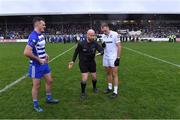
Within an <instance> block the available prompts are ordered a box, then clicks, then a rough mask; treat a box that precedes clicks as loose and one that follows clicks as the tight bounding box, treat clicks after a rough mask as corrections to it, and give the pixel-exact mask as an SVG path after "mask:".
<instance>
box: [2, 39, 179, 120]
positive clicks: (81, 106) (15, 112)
mask: <svg viewBox="0 0 180 120" xmlns="http://www.w3.org/2000/svg"><path fill="white" fill-rule="evenodd" d="M73 45H74V44H65V45H64V44H61V43H58V44H47V46H46V51H47V53H48V54H49V56H50V58H53V57H55V56H57V55H58V54H60V53H62V52H64V51H65V50H67V49H69V48H70V47H72V46H73ZM123 46H125V47H128V48H131V49H134V50H138V51H140V52H143V53H146V54H149V55H151V56H154V57H157V58H160V59H163V60H166V61H169V62H172V63H175V64H178V65H179V64H180V43H175V44H172V43H166V42H164V43H163V42H162V43H161V42H157V43H123ZM24 47H25V43H8V44H0V89H2V88H4V87H5V86H6V85H8V84H10V83H12V82H13V81H15V80H16V79H18V78H19V77H21V76H23V75H24V74H25V73H27V70H28V59H27V58H25V57H24V56H23V49H24ZM73 51H74V49H73V50H71V51H69V52H67V53H66V54H64V55H63V56H61V57H59V58H57V59H56V60H54V61H53V62H51V63H50V67H51V69H52V76H53V78H54V85H53V96H54V97H55V98H59V99H60V100H61V102H60V103H59V104H57V105H48V104H46V103H45V92H44V88H45V87H44V80H42V83H41V88H40V92H39V102H40V105H41V107H43V108H44V112H43V113H36V112H34V111H33V106H32V98H31V87H32V82H31V79H30V78H26V79H24V80H23V81H21V82H20V83H18V84H16V85H15V86H13V87H12V88H10V89H8V90H7V91H5V92H3V93H0V118H26V119H30V118H32V119H35V118H42V119H43V118H77V119H78V118H97V119H98V118H107V119H112V118H122V119H128V118H129V119H130V118H179V119H180V68H179V67H176V66H173V65H170V64H167V63H163V62H161V61H158V60H154V59H152V58H149V57H146V56H142V55H139V54H137V53H134V52H132V51H129V50H127V49H123V51H122V57H121V64H120V69H119V79H120V85H119V93H120V94H119V96H118V98H117V99H114V100H111V99H109V97H108V95H104V94H103V90H104V89H105V88H106V87H107V83H106V80H105V76H106V75H105V72H104V68H103V67H102V57H100V56H99V57H97V58H96V61H97V77H98V84H97V86H98V88H99V89H100V92H99V93H98V94H93V92H92V84H91V77H90V78H89V80H88V84H87V89H86V90H87V94H88V99H87V100H85V101H81V100H80V80H81V76H80V72H79V68H78V61H76V64H75V66H74V68H73V69H72V70H68V69H67V64H68V62H69V61H71V58H72V54H73Z"/></svg>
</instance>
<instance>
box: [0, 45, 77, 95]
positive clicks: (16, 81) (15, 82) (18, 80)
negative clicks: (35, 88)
mask: <svg viewBox="0 0 180 120" xmlns="http://www.w3.org/2000/svg"><path fill="white" fill-rule="evenodd" d="M75 46H76V45H74V46H73V47H71V48H70V49H68V50H66V51H64V52H63V53H61V54H59V55H57V56H55V57H54V58H52V59H51V60H50V61H49V63H51V62H52V61H54V60H55V59H57V58H58V57H60V56H62V55H64V54H65V53H67V52H69V51H70V50H72V49H73V48H74V47H75ZM27 76H28V73H26V74H25V75H23V76H22V77H20V78H18V79H17V80H15V81H14V82H12V83H10V84H9V85H6V86H5V87H4V88H3V89H1V90H0V93H3V92H5V91H6V90H8V89H9V88H11V87H13V86H14V85H16V84H17V83H19V82H21V81H22V80H24V79H25V78H27Z"/></svg>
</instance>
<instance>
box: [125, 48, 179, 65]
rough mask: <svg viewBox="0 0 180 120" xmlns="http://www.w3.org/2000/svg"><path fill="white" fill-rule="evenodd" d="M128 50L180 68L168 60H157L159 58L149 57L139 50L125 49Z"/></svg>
mask: <svg viewBox="0 0 180 120" xmlns="http://www.w3.org/2000/svg"><path fill="white" fill-rule="evenodd" d="M123 48H125V49H127V50H130V51H133V52H135V53H137V54H140V55H143V56H146V57H149V58H152V59H155V60H158V61H161V62H164V63H167V64H170V65H173V66H176V67H178V68H180V65H179V64H175V63H172V62H169V61H166V60H163V59H160V58H157V57H154V56H151V55H148V54H146V53H143V52H140V51H137V50H134V49H131V48H127V47H123Z"/></svg>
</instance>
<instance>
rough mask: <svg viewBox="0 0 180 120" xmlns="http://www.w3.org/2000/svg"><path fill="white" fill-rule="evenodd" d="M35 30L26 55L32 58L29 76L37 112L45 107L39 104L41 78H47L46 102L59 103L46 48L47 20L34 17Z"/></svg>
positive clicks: (30, 36)
mask: <svg viewBox="0 0 180 120" xmlns="http://www.w3.org/2000/svg"><path fill="white" fill-rule="evenodd" d="M33 26H34V30H33V31H32V32H31V34H30V35H29V38H28V43H27V45H26V47H25V49H24V55H25V56H26V57H28V58H29V59H30V63H29V77H31V78H32V83H33V86H32V98H33V106H34V110H35V111H36V112H43V109H42V108H41V107H40V106H39V104H38V92H39V87H40V83H41V82H40V79H41V78H42V77H44V78H45V82H46V84H45V86H46V87H45V88H46V103H59V100H58V99H53V97H52V93H51V88H52V82H53V79H52V76H51V70H50V68H49V65H48V59H49V56H48V55H47V53H46V50H45V44H46V42H45V38H44V36H43V35H42V32H44V29H45V28H46V25H45V21H44V19H43V18H41V17H35V18H34V19H33Z"/></svg>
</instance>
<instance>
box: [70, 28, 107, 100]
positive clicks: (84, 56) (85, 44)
mask: <svg viewBox="0 0 180 120" xmlns="http://www.w3.org/2000/svg"><path fill="white" fill-rule="evenodd" d="M94 37H95V31H94V30H92V29H89V30H88V31H87V38H86V40H84V41H82V42H79V43H78V45H77V48H76V49H75V52H74V55H73V58H72V62H70V63H69V69H71V68H72V67H73V64H74V62H75V60H76V58H77V56H78V54H79V68H80V71H81V75H82V80H81V98H82V99H84V98H86V92H85V88H86V81H87V79H88V75H89V73H91V75H92V78H93V80H92V84H93V92H94V93H98V89H97V87H96V83H97V79H96V62H95V54H96V50H97V51H98V52H99V53H100V54H101V55H103V53H104V50H103V48H102V47H101V46H100V45H99V44H98V43H97V42H96V41H94Z"/></svg>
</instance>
